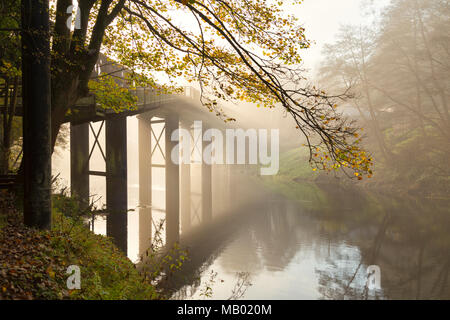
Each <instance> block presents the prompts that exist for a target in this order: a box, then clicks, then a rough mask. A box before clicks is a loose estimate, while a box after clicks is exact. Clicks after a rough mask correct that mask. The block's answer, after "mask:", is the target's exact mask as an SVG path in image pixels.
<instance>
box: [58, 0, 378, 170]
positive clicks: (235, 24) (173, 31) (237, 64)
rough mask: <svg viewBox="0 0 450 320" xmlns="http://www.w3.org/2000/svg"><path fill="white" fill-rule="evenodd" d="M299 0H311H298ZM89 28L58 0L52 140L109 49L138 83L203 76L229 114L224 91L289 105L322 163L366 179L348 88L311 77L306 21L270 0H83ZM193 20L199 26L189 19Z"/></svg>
mask: <svg viewBox="0 0 450 320" xmlns="http://www.w3.org/2000/svg"><path fill="white" fill-rule="evenodd" d="M293 2H294V3H295V4H299V3H300V2H301V1H293ZM78 3H79V9H80V23H79V26H78V27H79V28H75V30H74V31H73V32H72V31H71V30H69V29H68V28H67V25H66V23H67V19H68V18H69V17H70V13H67V8H68V7H69V6H70V5H71V4H72V2H71V0H58V1H53V2H52V4H53V7H52V8H54V13H53V17H54V27H53V30H52V36H53V43H52V81H51V84H52V88H51V89H52V90H51V91H52V142H53V144H54V143H55V141H56V137H57V134H58V131H59V128H60V125H61V123H62V122H63V121H64V117H65V115H66V113H67V110H68V108H69V107H71V106H73V105H74V104H75V102H76V101H77V100H78V99H79V98H80V97H83V96H85V95H86V94H87V93H88V87H89V80H90V77H91V73H92V71H93V69H94V66H95V64H96V62H97V58H98V55H99V53H100V51H101V50H102V51H103V52H104V53H105V54H106V55H107V56H109V57H111V58H114V59H116V60H117V61H118V62H119V63H120V64H122V65H123V66H125V67H127V68H128V69H130V70H139V75H138V74H137V73H134V74H133V75H132V78H130V81H131V80H133V81H135V82H137V83H138V84H145V85H155V81H154V75H155V73H158V72H163V73H165V74H166V75H167V76H168V77H169V78H173V77H178V76H184V77H185V78H187V79H189V80H190V81H198V82H199V84H200V86H201V88H202V101H203V103H204V104H205V106H207V107H208V108H209V109H210V111H212V112H216V113H217V114H218V116H221V117H224V120H232V119H229V118H227V117H226V115H224V114H223V113H222V111H221V110H220V108H218V107H217V106H218V103H217V99H226V100H235V101H239V100H246V101H250V102H255V103H259V104H262V105H264V106H265V107H275V106H278V107H282V108H285V109H286V110H287V112H289V114H290V115H291V116H292V117H293V119H294V120H295V124H296V126H297V128H298V129H299V130H300V131H301V132H302V133H303V135H304V136H305V137H306V140H307V145H308V146H309V148H310V159H311V162H312V163H313V165H315V166H316V167H319V168H321V169H327V170H331V169H337V168H339V167H347V168H350V169H351V170H353V171H355V175H357V176H358V177H359V178H361V176H362V175H363V174H364V173H367V172H368V170H370V169H369V167H370V165H371V158H370V156H369V155H367V154H366V153H365V152H364V150H362V149H361V148H360V147H359V146H358V143H359V142H360V139H359V134H358V132H357V131H358V128H356V127H355V126H354V124H353V123H351V122H348V121H347V120H346V119H345V118H343V117H342V115H341V114H340V113H339V112H337V111H336V107H337V105H336V102H337V100H339V99H344V98H345V97H346V96H345V95H338V96H328V95H327V94H326V93H325V92H323V91H322V90H320V89H317V88H315V87H313V86H310V85H307V84H306V83H305V79H304V77H303V72H302V71H303V70H302V68H301V67H300V63H301V57H300V51H301V49H304V48H307V47H309V45H310V43H309V41H308V40H307V39H306V38H305V35H304V29H303V28H302V27H301V26H299V25H298V21H297V19H296V18H295V17H293V16H284V15H283V12H282V10H281V9H280V6H281V3H279V4H269V2H267V1H226V0H211V1H208V2H203V1H194V0H190V1H184V0H183V1H181V0H177V1H173V0H165V1H140V0H130V1H125V0H102V1H95V0H80V1H79V2H78ZM175 15H177V16H180V15H183V19H182V20H189V19H191V20H192V22H193V23H195V24H194V26H195V27H186V26H184V27H183V26H182V25H181V24H180V23H179V20H180V19H178V23H177V22H176V20H177V19H176V18H175Z"/></svg>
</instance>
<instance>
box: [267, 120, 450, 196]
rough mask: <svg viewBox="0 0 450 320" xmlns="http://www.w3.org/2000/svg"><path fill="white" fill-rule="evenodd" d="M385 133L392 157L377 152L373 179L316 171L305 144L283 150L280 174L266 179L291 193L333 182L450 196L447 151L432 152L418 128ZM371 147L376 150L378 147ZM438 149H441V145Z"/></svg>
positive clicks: (341, 185)
mask: <svg viewBox="0 0 450 320" xmlns="http://www.w3.org/2000/svg"><path fill="white" fill-rule="evenodd" d="M384 135H385V138H386V141H387V143H388V144H389V145H390V146H392V148H391V155H390V158H389V159H384V158H382V157H377V154H376V152H375V154H374V158H375V166H374V168H373V169H374V174H373V177H372V178H371V179H367V178H366V179H364V180H362V181H357V180H355V179H349V178H348V177H346V176H345V175H343V174H342V173H340V172H337V173H329V174H327V173H324V172H318V171H313V170H312V168H311V167H310V165H309V163H308V160H309V153H308V150H307V149H306V148H304V147H302V148H296V149H291V150H289V151H286V152H284V153H282V154H281V156H280V170H279V172H278V175H276V176H274V177H268V178H264V179H263V180H264V181H265V183H266V184H267V185H268V186H269V187H271V188H275V189H277V190H281V191H282V193H284V194H286V195H288V196H289V195H290V194H293V193H297V194H298V193H300V192H299V191H294V189H297V190H298V189H302V188H305V186H304V185H305V184H306V185H309V186H308V187H307V188H308V189H310V188H311V186H314V185H320V186H323V185H325V186H330V185H332V186H335V187H339V188H355V187H356V188H359V189H361V190H367V191H373V192H377V193H384V194H386V195H398V196H406V195H409V196H413V197H418V198H432V199H442V200H445V199H449V196H448V195H449V194H450V175H449V172H448V168H447V167H446V166H442V164H443V161H444V160H445V153H443V152H438V151H434V152H429V150H428V149H429V148H430V147H429V146H427V144H426V141H423V140H424V138H423V137H422V136H421V135H420V134H419V133H418V132H417V130H412V131H411V132H409V131H408V132H407V133H399V132H396V131H394V130H393V129H386V130H385V131H384ZM428 144H430V143H428ZM368 149H369V150H375V151H376V147H375V146H373V147H372V148H371V147H368ZM435 149H436V150H438V148H437V147H436V148H435ZM313 188H314V187H313ZM313 191H314V190H313ZM314 192H317V190H315V191H314ZM307 193H308V192H306V194H307ZM318 194H319V196H320V193H318Z"/></svg>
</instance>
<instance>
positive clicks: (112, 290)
mask: <svg viewBox="0 0 450 320" xmlns="http://www.w3.org/2000/svg"><path fill="white" fill-rule="evenodd" d="M53 202H54V208H53V217H52V219H53V221H52V222H53V228H52V230H51V231H37V230H34V229H31V228H28V227H26V226H25V225H24V224H23V223H22V221H23V217H22V213H21V212H20V210H18V209H17V204H16V203H15V201H14V199H13V198H12V196H11V195H10V194H6V193H2V194H1V197H0V257H1V260H0V300H3V299H87V300H90V299H97V300H104V299H146V300H148V299H158V298H159V295H158V294H157V292H156V290H155V288H154V287H153V286H152V285H151V284H150V283H149V282H148V281H146V280H145V278H144V277H143V276H142V275H141V274H139V272H138V271H137V270H136V268H135V266H134V264H133V263H132V262H131V261H130V260H129V259H128V258H127V257H126V255H125V254H124V253H122V252H121V251H120V250H119V249H118V248H117V247H116V246H115V245H114V244H113V242H112V241H111V239H109V238H107V237H105V236H102V235H97V234H94V233H93V232H91V231H90V230H89V229H88V228H87V227H86V226H85V225H84V224H83V223H82V221H80V220H78V219H72V218H71V217H67V216H64V215H63V214H62V213H61V210H60V209H58V207H57V206H58V205H59V204H60V202H58V201H53ZM70 265H76V266H79V268H80V271H81V277H80V280H81V288H80V289H79V290H78V289H73V290H70V289H68V288H67V278H68V277H69V275H68V274H66V271H67V268H68V267H69V266H70Z"/></svg>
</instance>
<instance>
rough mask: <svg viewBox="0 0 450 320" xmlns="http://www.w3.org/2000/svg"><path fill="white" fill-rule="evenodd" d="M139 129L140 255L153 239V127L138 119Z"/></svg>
mask: <svg viewBox="0 0 450 320" xmlns="http://www.w3.org/2000/svg"><path fill="white" fill-rule="evenodd" d="M138 131H139V133H138V134H139V147H138V148H139V256H142V255H144V253H145V251H146V250H147V249H148V248H150V245H151V241H152V208H151V204H152V155H151V154H152V153H151V152H152V146H151V127H150V124H149V123H148V122H147V121H146V120H144V119H139V120H138Z"/></svg>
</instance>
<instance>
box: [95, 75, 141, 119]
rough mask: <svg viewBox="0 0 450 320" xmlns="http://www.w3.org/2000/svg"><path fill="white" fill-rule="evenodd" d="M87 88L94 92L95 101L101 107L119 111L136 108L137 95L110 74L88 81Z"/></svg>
mask: <svg viewBox="0 0 450 320" xmlns="http://www.w3.org/2000/svg"><path fill="white" fill-rule="evenodd" d="M89 90H90V91H91V92H92V93H94V94H95V97H96V101H97V103H98V104H99V105H100V106H101V107H102V108H103V109H111V110H114V111H115V112H120V111H123V110H133V109H135V108H136V103H137V101H138V98H137V96H135V95H134V94H133V93H132V91H131V90H130V89H129V88H126V87H122V86H121V85H120V84H118V83H117V82H116V81H115V80H114V78H113V77H111V76H108V75H103V76H101V77H99V78H98V80H95V81H94V80H91V81H89Z"/></svg>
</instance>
